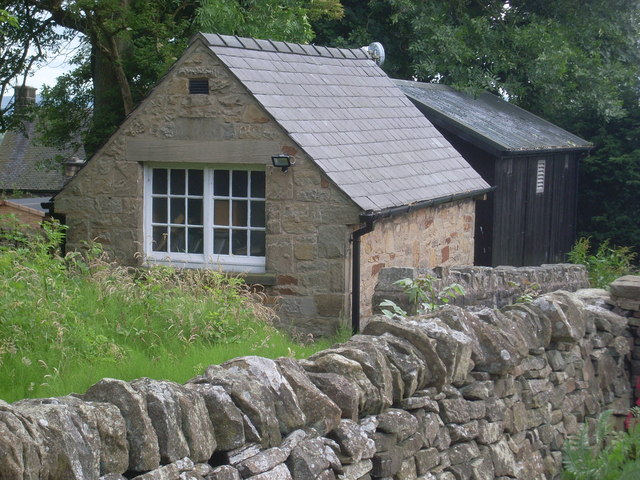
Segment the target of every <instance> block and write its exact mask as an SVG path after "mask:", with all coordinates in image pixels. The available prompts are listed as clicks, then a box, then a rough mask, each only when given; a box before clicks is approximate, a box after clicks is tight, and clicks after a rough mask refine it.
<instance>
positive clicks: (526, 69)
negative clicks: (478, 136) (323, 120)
mask: <svg viewBox="0 0 640 480" xmlns="http://www.w3.org/2000/svg"><path fill="white" fill-rule="evenodd" d="M343 4H344V7H345V20H344V22H335V21H334V22H327V21H324V22H318V24H316V23H314V25H313V26H314V28H316V29H317V30H318V38H319V40H321V41H326V42H327V43H331V44H336V45H340V46H344V44H345V43H346V44H348V45H349V46H351V47H357V46H360V45H364V44H366V43H367V42H370V41H373V40H376V41H380V42H382V43H383V44H384V45H385V47H386V49H387V54H388V55H387V58H388V59H389V60H390V62H392V63H390V64H389V65H387V66H384V67H383V68H385V70H386V71H387V72H389V73H391V74H392V75H394V76H399V77H402V78H407V79H410V78H417V79H419V80H422V81H429V82H438V83H446V84H449V85H453V86H454V87H455V88H457V89H461V90H465V91H468V92H478V91H480V90H489V91H491V92H494V93H497V94H499V95H506V96H508V97H509V99H510V100H511V101H513V102H515V103H517V104H518V105H520V106H523V107H524V108H527V109H529V110H532V111H533V112H534V113H536V114H539V115H541V116H543V117H544V118H546V119H548V120H551V121H553V122H555V123H558V124H560V125H563V126H565V127H575V122H576V120H577V119H579V118H582V117H583V116H584V115H585V114H586V113H588V112H595V114H596V115H597V116H598V118H599V120H600V121H602V119H609V118H616V117H620V116H622V115H623V113H624V111H623V109H622V90H621V87H623V86H625V85H626V86H632V85H636V84H637V78H638V67H639V52H638V48H637V44H636V39H637V37H638V30H639V27H640V25H639V22H638V15H639V9H638V2H637V1H628V0H613V1H610V0H589V1H588V2H586V4H585V5H581V7H580V8H576V4H575V2H574V1H572V0H562V1H557V2H539V1H536V0H518V1H512V2H504V1H502V0H490V1H486V2H476V1H472V0H455V1H450V0H433V1H429V2H424V1H417V0H386V1H385V0H369V1H367V2H362V1H358V0H345V1H344V2H343Z"/></svg>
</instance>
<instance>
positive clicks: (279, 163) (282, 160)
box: [271, 154, 296, 173]
mask: <svg viewBox="0 0 640 480" xmlns="http://www.w3.org/2000/svg"><path fill="white" fill-rule="evenodd" d="M271 163H273V166H274V167H278V168H280V169H281V170H282V171H283V172H285V173H286V172H287V170H289V167H291V166H293V165H294V164H295V163H296V162H295V160H293V161H292V157H291V155H284V154H281V155H274V156H272V157H271Z"/></svg>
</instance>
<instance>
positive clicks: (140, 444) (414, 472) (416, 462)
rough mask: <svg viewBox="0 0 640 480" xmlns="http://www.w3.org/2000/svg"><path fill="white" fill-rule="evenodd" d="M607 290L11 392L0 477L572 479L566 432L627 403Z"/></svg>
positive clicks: (625, 331)
mask: <svg viewBox="0 0 640 480" xmlns="http://www.w3.org/2000/svg"><path fill="white" fill-rule="evenodd" d="M608 301H610V299H608V293H607V292H606V291H604V290H591V289H589V290H579V291H577V292H575V293H569V292H566V291H557V292H553V293H548V294H544V295H541V296H540V297H538V298H537V299H535V300H534V301H533V302H531V303H528V304H519V305H510V306H506V307H503V308H502V309H500V310H497V309H491V308H488V307H487V308H483V309H480V310H477V311H475V312H471V311H470V310H468V309H464V308H461V307H457V306H448V307H446V308H444V309H442V310H440V311H438V312H436V313H434V314H432V315H428V316H420V317H411V318H407V319H405V320H402V321H390V320H388V319H386V318H384V317H374V318H373V319H372V320H371V321H370V322H369V323H368V325H367V326H366V327H365V330H364V332H363V333H362V334H361V335H357V336H354V337H353V338H351V339H350V340H349V341H348V342H346V343H345V344H341V345H336V346H334V347H332V348H330V349H328V350H324V351H321V352H319V353H317V354H315V355H313V356H312V357H310V358H308V359H306V360H300V361H295V360H293V359H290V358H280V359H277V360H268V359H264V358H259V357H242V358H237V359H234V360H231V361H229V362H226V363H224V364H222V365H220V366H215V365H214V366H210V367H208V368H207V369H206V371H205V372H204V373H203V374H202V375H200V376H198V377H195V378H193V379H192V380H190V381H189V382H187V383H186V384H185V385H179V384H175V383H172V382H167V381H156V380H150V379H139V380H135V381H132V382H123V381H119V380H114V379H104V380H102V381H100V382H98V383H97V384H96V385H94V386H92V387H91V388H89V390H88V391H87V392H86V393H85V394H83V395H74V396H68V397H61V398H50V399H37V400H23V401H19V402H16V403H14V404H11V405H9V404H6V403H3V402H0V465H2V468H1V469H0V479H1V480H4V479H11V480H15V479H48V480H57V479H60V480H63V479H64V480H93V479H96V480H97V479H102V480H125V479H126V478H129V479H130V478H135V479H136V480H186V479H191V480H202V479H205V480H233V479H235V480H238V479H251V480H279V479H295V480H307V479H322V480H325V479H340V480H370V479H380V480H383V479H384V480H390V479H393V480H408V479H421V480H458V479H465V480H466V479H501V480H506V479H509V478H517V479H555V478H559V475H560V469H561V449H562V445H563V443H564V442H565V440H566V438H567V436H568V435H571V434H573V433H576V431H577V430H578V428H579V424H580V423H581V422H584V421H588V422H593V421H595V420H594V419H595V417H596V416H597V415H598V413H599V412H601V411H602V410H603V409H605V408H611V409H613V410H614V412H615V414H616V415H625V414H626V412H627V409H628V408H629V406H630V404H631V388H630V383H629V382H630V379H629V376H628V359H629V356H630V351H631V346H632V345H633V338H632V337H631V333H630V329H629V326H628V318H629V317H625V316H621V315H619V314H618V313H616V312H614V311H611V309H610V305H608V303H607V302H608ZM608 307H609V308H608ZM634 315H635V314H634ZM630 318H635V317H633V316H632V317H630Z"/></svg>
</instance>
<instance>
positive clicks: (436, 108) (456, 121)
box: [394, 80, 591, 153]
mask: <svg viewBox="0 0 640 480" xmlns="http://www.w3.org/2000/svg"><path fill="white" fill-rule="evenodd" d="M394 82H395V83H396V85H398V86H399V87H400V89H401V90H402V91H403V92H404V93H405V94H406V95H407V97H409V98H410V99H411V100H412V101H413V102H414V103H415V104H416V105H417V106H418V108H420V109H421V110H422V111H423V112H424V114H425V115H426V116H427V118H429V119H430V120H431V121H432V122H433V123H434V124H436V125H438V126H443V127H444V128H447V127H454V128H456V129H457V131H458V132H459V133H462V134H463V135H465V136H467V137H469V138H468V140H470V141H472V142H473V143H477V144H478V145H479V146H481V147H482V146H484V147H485V149H487V150H491V151H494V152H505V153H509V152H511V153H515V152H525V151H526V152H532V151H545V150H588V149H589V148H591V144H590V143H589V142H587V141H586V140H583V139H582V138H580V137H578V136H576V135H573V134H572V133H570V132H567V131H566V130H564V129H562V128H560V127H558V126H557V125H554V124H553V123H550V122H547V121H546V120H544V119H542V118H540V117H538V116H536V115H534V114H532V113H530V112H528V111H526V110H523V109H522V108H520V107H517V106H516V105H513V104H512V103H509V102H506V101H505V100H503V99H501V98H500V97H498V96H496V95H492V94H490V93H486V92H485V93H482V94H481V95H480V96H478V97H473V96H471V95H468V94H466V93H463V92H458V91H456V90H454V89H453V88H451V87H449V86H447V85H441V84H436V83H421V82H412V81H408V80H394Z"/></svg>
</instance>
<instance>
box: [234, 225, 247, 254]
mask: <svg viewBox="0 0 640 480" xmlns="http://www.w3.org/2000/svg"><path fill="white" fill-rule="evenodd" d="M231 239H232V240H231V253H232V254H234V255H247V230H232V231H231Z"/></svg>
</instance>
